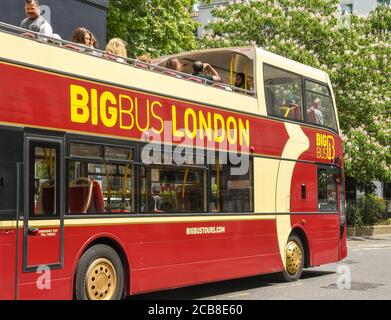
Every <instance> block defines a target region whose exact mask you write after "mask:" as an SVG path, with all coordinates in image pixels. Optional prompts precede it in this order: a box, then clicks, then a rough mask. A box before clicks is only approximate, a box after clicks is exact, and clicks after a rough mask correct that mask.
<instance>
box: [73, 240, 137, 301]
mask: <svg viewBox="0 0 391 320" xmlns="http://www.w3.org/2000/svg"><path fill="white" fill-rule="evenodd" d="M98 244H104V245H107V246H109V247H111V248H112V249H114V251H115V252H116V253H117V254H118V256H119V258H120V259H121V262H122V266H123V268H124V293H125V294H126V295H129V294H130V264H129V260H128V257H127V255H126V252H125V249H124V245H123V244H122V243H121V241H120V240H119V239H117V238H116V237H114V236H113V235H110V234H99V235H95V236H94V237H93V238H90V239H89V241H87V242H86V243H85V244H84V246H83V247H82V248H81V249H80V251H79V252H78V255H77V258H76V259H75V263H74V266H73V270H72V281H71V283H72V288H71V297H72V298H73V297H74V295H75V275H76V271H77V267H78V264H79V261H80V258H81V257H82V255H83V254H84V253H85V252H86V251H87V250H88V249H90V248H91V247H93V246H95V245H98Z"/></svg>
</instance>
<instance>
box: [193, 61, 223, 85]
mask: <svg viewBox="0 0 391 320" xmlns="http://www.w3.org/2000/svg"><path fill="white" fill-rule="evenodd" d="M210 73H211V74H210ZM192 75H193V76H196V77H200V78H205V79H207V80H209V81H221V77H220V76H219V74H218V73H217V71H216V70H215V69H213V67H212V66H211V65H210V64H208V63H202V62H201V61H196V62H194V63H193V73H192Z"/></svg>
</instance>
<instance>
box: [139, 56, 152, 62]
mask: <svg viewBox="0 0 391 320" xmlns="http://www.w3.org/2000/svg"><path fill="white" fill-rule="evenodd" d="M137 60H138V61H141V62H145V63H148V64H151V63H152V59H151V57H150V56H149V54H143V55H141V56H139V57H137Z"/></svg>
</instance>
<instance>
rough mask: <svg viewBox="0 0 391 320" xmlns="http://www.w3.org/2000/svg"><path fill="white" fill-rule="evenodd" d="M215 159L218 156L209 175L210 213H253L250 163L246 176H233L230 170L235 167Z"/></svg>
mask: <svg viewBox="0 0 391 320" xmlns="http://www.w3.org/2000/svg"><path fill="white" fill-rule="evenodd" d="M217 158H218V156H216V164H215V165H212V166H211V174H210V186H211V197H210V203H209V206H210V210H211V212H247V213H248V212H251V211H253V197H252V181H251V168H252V164H251V161H250V165H249V170H248V171H247V173H246V174H244V175H233V174H232V172H231V169H232V168H233V167H235V166H234V165H232V164H231V163H229V161H221V160H220V159H217ZM219 162H221V163H219ZM223 162H226V163H227V162H228V164H223Z"/></svg>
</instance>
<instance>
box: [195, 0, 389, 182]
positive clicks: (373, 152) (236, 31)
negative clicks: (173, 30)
mask: <svg viewBox="0 0 391 320" xmlns="http://www.w3.org/2000/svg"><path fill="white" fill-rule="evenodd" d="M338 8H339V1H338V0H257V1H255V0H254V1H244V2H243V3H234V4H231V5H229V6H226V7H223V6H221V7H218V8H217V9H215V10H214V11H213V15H214V17H215V18H214V21H213V22H212V23H210V24H209V25H208V26H207V30H208V32H207V34H206V35H205V36H204V37H203V39H202V40H201V47H208V48H209V47H228V46H239V45H249V44H254V45H257V46H259V47H263V48H264V49H266V50H268V51H271V52H274V53H277V54H279V55H282V56H286V57H288V58H290V59H293V60H296V61H299V62H301V63H304V64H308V65H311V66H313V67H316V68H320V69H322V70H324V71H326V72H328V74H329V75H330V78H331V81H332V83H333V86H334V88H333V89H334V93H335V95H336V101H337V107H338V111H339V119H340V125H341V129H342V138H343V141H344V149H345V167H346V171H347V174H348V175H350V176H353V177H355V178H357V180H358V181H359V182H360V183H361V184H362V185H366V184H369V183H370V181H371V180H373V179H380V180H384V181H391V170H390V169H391V149H390V146H391V82H390V75H391V64H390V60H389V57H390V56H391V31H390V29H391V23H390V21H391V8H390V7H386V6H381V7H378V8H377V9H376V10H375V11H373V12H372V13H371V14H370V15H369V16H368V17H366V18H364V17H359V16H356V15H341V13H340V12H338Z"/></svg>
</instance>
